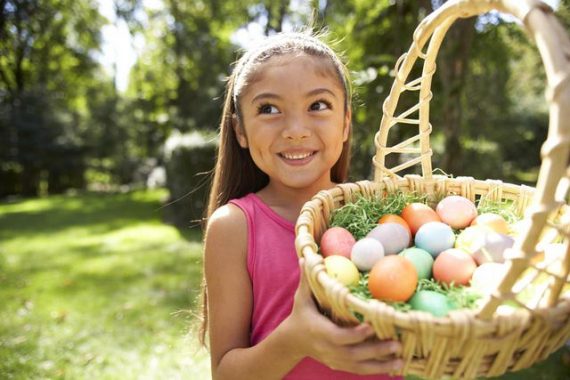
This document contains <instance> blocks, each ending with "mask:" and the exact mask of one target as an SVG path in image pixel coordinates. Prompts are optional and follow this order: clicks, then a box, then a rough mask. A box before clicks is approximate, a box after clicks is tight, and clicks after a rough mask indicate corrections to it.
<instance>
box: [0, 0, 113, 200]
mask: <svg viewBox="0 0 570 380" xmlns="http://www.w3.org/2000/svg"><path fill="white" fill-rule="evenodd" d="M1 5H2V7H1V9H0V12H1V14H0V57H1V58H0V136H2V137H3V138H2V142H0V144H1V146H0V148H1V149H0V151H1V153H0V160H1V162H2V167H1V168H0V176H1V177H2V181H1V182H2V184H3V185H4V186H6V188H2V189H0V194H6V193H7V192H14V191H17V192H19V193H22V194H25V195H36V194H38V192H39V191H40V184H41V183H42V182H44V183H46V184H49V182H47V181H48V179H51V183H52V185H53V186H52V189H53V190H60V189H61V188H62V187H66V186H67V185H66V184H65V182H66V181H67V182H69V181H71V182H74V183H76V184H79V185H81V182H82V176H83V172H82V171H83V169H82V163H81V161H82V157H81V156H82V153H81V152H82V143H81V132H82V131H81V127H84V126H82V125H81V123H80V122H78V121H79V120H81V119H82V116H81V112H82V111H84V107H83V109H82V107H81V105H82V104H84V101H85V99H84V97H83V92H82V91H83V89H84V88H85V85H86V84H87V83H89V82H91V81H92V80H93V79H92V78H94V77H96V76H95V75H94V73H95V72H96V69H97V64H96V63H95V61H94V58H93V52H94V51H95V50H96V49H97V48H98V46H99V29H100V26H101V25H102V19H101V17H100V15H99V13H98V11H97V8H96V6H95V4H94V3H93V2H92V1H89V0H82V1H71V0H61V1H55V0H6V1H3V2H2V4H1ZM66 164H67V165H68V166H67V167H66V168H63V167H62V165H64V166H65V165H66ZM76 164H77V165H76ZM72 172H74V174H73V175H71V173H72ZM70 176H71V177H78V178H73V179H72V178H71V177H70ZM65 177H67V180H66V179H65ZM7 185H10V186H9V187H8V186H7ZM48 186H49V185H48Z"/></svg>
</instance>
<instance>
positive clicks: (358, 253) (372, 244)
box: [350, 238, 384, 272]
mask: <svg viewBox="0 0 570 380" xmlns="http://www.w3.org/2000/svg"><path fill="white" fill-rule="evenodd" d="M382 257H384V247H383V246H382V243H380V242H379V241H378V240H376V239H372V238H363V239H360V240H358V241H357V242H356V244H354V245H353V246H352V251H351V253H350V259H351V260H352V262H353V263H354V264H355V265H356V267H357V268H358V269H359V270H360V271H362V272H368V271H369V270H370V269H372V267H373V266H374V264H376V262H377V261H378V260H380V259H381V258H382Z"/></svg>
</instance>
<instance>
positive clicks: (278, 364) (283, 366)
mask: <svg viewBox="0 0 570 380" xmlns="http://www.w3.org/2000/svg"><path fill="white" fill-rule="evenodd" d="M205 274H206V282H207V286H208V312H209V314H208V315H209V334H210V353H211V365H212V377H213V379H236V380H239V379H260V380H262V379H281V378H283V377H284V376H285V375H286V374H287V373H288V372H289V371H290V370H291V369H293V367H294V366H295V365H296V364H297V363H298V362H299V361H300V360H301V359H303V358H304V357H307V356H309V357H312V358H314V359H316V360H318V361H320V362H322V363H324V364H326V365H328V366H329V367H331V368H333V369H338V370H344V371H350V372H357V373H362V374H371V373H385V372H389V371H391V370H393V369H397V368H399V366H401V363H400V361H396V360H393V359H388V357H389V355H390V354H392V353H396V352H398V351H399V350H400V346H399V344H398V343H395V342H379V341H378V340H374V339H369V338H371V337H372V336H374V332H373V330H372V328H371V327H370V326H368V325H359V326H357V327H353V328H342V327H339V326H337V325H335V324H334V323H333V322H331V321H330V320H328V319H327V318H326V317H324V316H322V315H321V314H320V313H319V311H318V310H317V308H316V306H315V304H314V302H313V300H312V298H311V294H310V290H309V289H308V286H307V285H306V284H305V283H304V281H301V284H300V286H299V289H298V290H297V293H296V295H295V302H294V305H293V311H292V313H291V315H290V316H289V317H287V318H286V319H285V320H284V321H283V322H282V323H281V324H280V325H279V326H278V327H277V328H276V329H275V330H274V331H273V332H272V333H271V334H270V335H269V336H268V337H266V338H265V339H264V340H263V341H261V342H260V343H259V344H257V345H255V346H253V347H250V344H249V333H250V321H251V313H252V307H253V297H252V286H251V282H250V279H249V275H248V272H247V222H246V218H245V215H244V214H243V212H242V211H241V210H240V209H239V208H238V207H236V206H234V205H226V206H223V207H221V208H220V209H218V210H217V211H216V212H215V213H214V214H213V215H212V217H211V218H210V220H209V222H208V228H207V233H206V239H205Z"/></svg>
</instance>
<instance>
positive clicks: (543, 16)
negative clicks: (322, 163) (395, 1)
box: [372, 0, 570, 181]
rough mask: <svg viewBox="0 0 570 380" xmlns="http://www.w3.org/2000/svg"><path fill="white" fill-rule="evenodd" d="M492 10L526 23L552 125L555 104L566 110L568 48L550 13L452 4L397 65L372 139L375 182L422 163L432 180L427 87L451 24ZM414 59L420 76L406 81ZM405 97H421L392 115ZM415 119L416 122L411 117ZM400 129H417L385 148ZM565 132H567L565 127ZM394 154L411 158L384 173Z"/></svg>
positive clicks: (474, 2) (503, 0) (476, 0)
mask: <svg viewBox="0 0 570 380" xmlns="http://www.w3.org/2000/svg"><path fill="white" fill-rule="evenodd" d="M491 10H498V11H500V12H503V13H509V14H511V15H513V16H515V17H516V18H518V19H519V20H521V21H522V22H523V23H524V25H525V27H526V29H527V31H528V32H529V34H530V35H531V36H533V37H534V40H535V41H536V44H537V45H538V48H539V51H540V54H541V56H542V59H543V63H544V66H545V68H546V74H547V79H548V90H547V97H548V100H549V102H550V103H551V104H552V105H553V107H551V109H550V117H551V120H557V119H558V118H559V117H561V116H562V115H561V110H560V109H557V108H558V107H556V106H555V105H554V104H553V103H554V102H558V104H562V103H565V104H566V105H568V99H567V98H566V99H562V98H563V97H562V96H560V95H561V93H562V92H563V91H567V89H568V71H569V67H568V66H569V65H568V60H569V58H568V57H569V56H570V51H569V49H570V45H569V43H568V39H567V36H566V33H565V31H564V29H563V27H562V26H560V24H559V23H558V21H557V20H556V19H555V17H554V15H552V9H551V8H550V7H549V6H548V5H546V4H545V3H543V2H541V1H539V0H450V1H448V2H446V3H445V4H444V5H442V6H441V7H440V8H438V9H437V10H436V11H435V12H433V13H432V14H430V15H429V16H427V17H426V18H425V19H424V20H423V21H422V22H421V23H420V25H418V27H417V28H416V30H415V32H414V36H413V37H414V38H413V42H412V45H411V46H410V49H409V50H408V52H406V53H404V54H403V55H402V56H401V57H400V59H398V61H397V63H396V68H395V72H396V73H397V74H396V78H395V80H394V83H393V85H392V88H391V90H390V94H389V95H388V97H387V98H386V100H385V101H384V104H383V107H382V111H383V116H382V121H381V124H380V128H379V131H378V132H377V133H376V136H375V139H374V142H375V146H376V155H375V156H374V157H373V159H372V163H373V165H374V180H375V181H380V180H381V179H382V178H383V177H386V176H390V177H396V178H398V177H400V176H399V175H398V174H397V173H398V172H400V171H402V170H404V169H407V168H409V167H411V166H414V165H417V164H420V163H421V167H422V175H423V177H424V178H431V177H432V164H431V156H432V150H431V147H430V140H429V136H430V134H431V131H432V125H431V124H430V121H429V106H430V101H431V99H432V92H431V82H432V77H433V75H434V73H435V70H436V65H435V60H436V57H437V54H438V51H439V48H440V46H441V43H442V41H443V38H444V37H445V34H446V33H447V30H448V29H449V27H450V26H451V25H452V24H453V23H454V22H455V20H457V19H458V18H467V17H472V16H476V15H480V14H483V13H486V12H489V11H491ZM430 37H431V39H430ZM428 41H429V46H428V48H427V52H426V53H423V52H422V50H423V48H424V46H425V45H426V43H427V42H428ZM561 47H562V49H561ZM564 47H565V49H564ZM418 58H421V59H423V60H424V64H423V71H422V75H421V77H419V78H417V79H413V80H409V81H408V76H409V74H410V72H411V70H412V68H413V67H414V64H415V63H416V61H417V60H418ZM405 91H419V96H418V103H417V104H416V105H415V106H413V107H411V108H410V109H408V110H406V111H404V112H402V113H401V114H399V115H394V112H395V111H396V107H397V105H398V101H399V99H400V95H401V94H402V93H403V92H405ZM566 109H567V108H566ZM415 114H418V115H419V116H417V117H414V116H411V115H415ZM566 120H567V118H566ZM400 124H411V125H418V134H417V135H415V136H413V137H411V138H409V139H407V140H405V141H402V142H400V143H398V144H396V145H393V146H390V147H389V146H387V141H388V133H389V131H390V129H391V128H392V127H394V126H396V125H400ZM565 127H566V128H568V127H569V125H568V123H566V125H565ZM557 128H558V126H556V125H554V124H551V126H550V131H551V132H557V131H556V130H555V129H557ZM418 142H419V147H418ZM551 143H552V141H547V145H549V146H550V145H552V144H551ZM392 153H396V154H405V155H406V157H411V158H409V159H408V160H407V161H405V162H403V163H399V164H398V165H397V166H395V167H392V168H388V167H386V156H387V155H388V154H392ZM401 157H403V156H401Z"/></svg>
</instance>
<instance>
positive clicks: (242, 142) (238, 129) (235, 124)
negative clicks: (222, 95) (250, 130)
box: [232, 114, 247, 149]
mask: <svg viewBox="0 0 570 380" xmlns="http://www.w3.org/2000/svg"><path fill="white" fill-rule="evenodd" d="M232 128H233V129H234V132H235V134H236V138H237V141H238V144H239V146H241V147H242V148H244V149H245V148H247V137H246V135H245V131H244V130H243V127H242V125H241V124H240V123H239V120H238V117H237V115H236V114H233V115H232Z"/></svg>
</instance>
